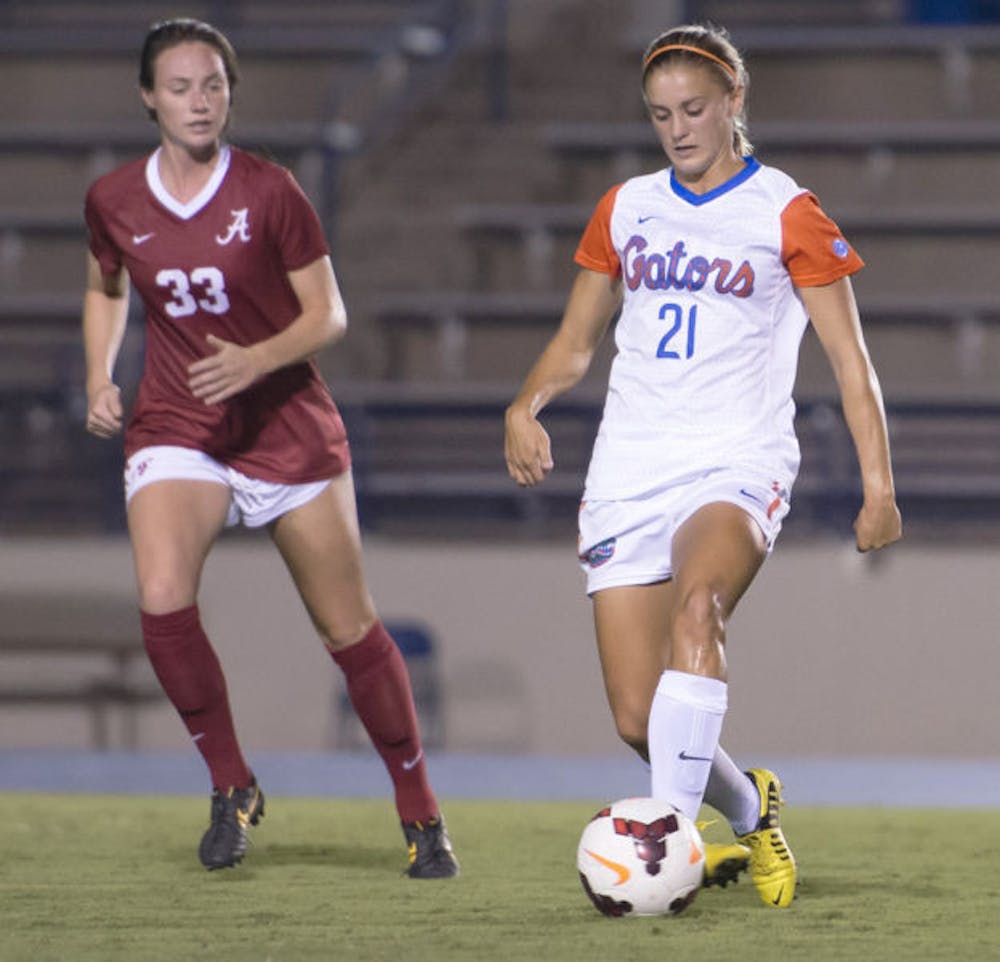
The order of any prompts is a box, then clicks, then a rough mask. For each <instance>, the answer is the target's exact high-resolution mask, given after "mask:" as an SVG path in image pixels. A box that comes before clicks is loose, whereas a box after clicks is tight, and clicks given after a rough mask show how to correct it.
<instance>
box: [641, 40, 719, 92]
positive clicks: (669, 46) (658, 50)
mask: <svg viewBox="0 0 1000 962" xmlns="http://www.w3.org/2000/svg"><path fill="white" fill-rule="evenodd" d="M668 50H687V51H689V52H690V53H696V54H699V55H701V56H702V57H707V58H708V59H709V60H714V61H715V62H716V63H717V64H718V65H719V66H720V67H722V69H723V70H725V71H726V73H727V74H729V76H730V77H732V79H733V82H734V83H735V82H736V71H735V70H733V68H732V67H731V66H730V65H729V64H728V63H726V61H725V60H723V59H722V58H721V57H717V56H716V55H715V54H714V53H709V52H708V51H707V50H702V49H701V47H695V46H692V45H691V44H689V43H668V44H667V45H666V46H665V47H657V48H656V49H655V50H654V51H653V52H652V53H651V54H650V55H649V56H648V57H647V58H646V62H645V63H644V64H643V65H642V69H643V71H644V72H645V71H646V70H648V69H649V65H650V64H651V63H652V62H653V61H654V60H655V59H656V58H657V57H658V56H659V55H660V54H661V53H666V52H667V51H668Z"/></svg>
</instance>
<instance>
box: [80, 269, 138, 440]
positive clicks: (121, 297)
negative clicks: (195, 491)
mask: <svg viewBox="0 0 1000 962" xmlns="http://www.w3.org/2000/svg"><path fill="white" fill-rule="evenodd" d="M128 294H129V286H128V275H127V274H126V273H125V269H124V268H122V269H121V270H120V271H119V272H118V273H117V274H115V275H113V276H106V275H104V274H102V273H101V268H100V265H99V264H98V263H97V258H95V257H94V255H93V254H90V253H88V254H87V288H86V291H85V292H84V295H83V350H84V356H85V359H86V366H87V385H86V389H87V421H86V427H87V430H88V431H89V432H90V433H91V434H96V435H97V436H98V437H102V438H110V437H112V436H113V435H115V434H117V433H118V432H119V431H120V430H121V427H122V417H123V410H122V401H121V393H120V391H119V390H118V387H117V385H116V384H115V383H114V381H113V380H112V372H113V371H114V367H115V361H116V359H117V358H118V351H119V350H120V348H121V346H122V338H123V337H124V336H125V324H126V322H127V320H128Z"/></svg>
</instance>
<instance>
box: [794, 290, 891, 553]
mask: <svg viewBox="0 0 1000 962" xmlns="http://www.w3.org/2000/svg"><path fill="white" fill-rule="evenodd" d="M799 294H800V296H801V297H802V302H803V303H804V304H805V307H806V310H807V311H808V312H809V317H810V319H811V320H812V324H813V327H814V328H815V329H816V333H817V335H818V336H819V339H820V343H821V344H822V345H823V350H824V351H825V352H826V356H827V358H829V360H830V366H831V367H832V368H833V374H834V377H835V378H836V380H837V386H838V387H839V389H840V400H841V404H842V405H843V409H844V418H845V419H846V421H847V427H848V429H849V430H850V432H851V437H852V439H853V440H854V449H855V451H856V452H857V456H858V464H859V465H860V467H861V485H862V490H863V493H864V502H863V504H862V506H861V511H860V512H859V514H858V517H857V520H856V521H855V522H854V530H855V534H856V536H857V543H858V550H859V551H870V550H872V549H874V548H882V547H884V546H885V545H887V544H891V543H892V542H893V541H898V540H899V538H900V537H901V536H902V521H901V519H900V515H899V509H898V508H897V507H896V490H895V486H894V484H893V480H892V462H891V460H890V456H889V434H888V431H887V429H886V423H885V409H884V407H883V404H882V392H881V389H880V388H879V383H878V377H877V376H876V374H875V369H874V368H873V367H872V363H871V359H870V358H869V356H868V349H867V347H866V346H865V341H864V335H863V334H862V332H861V320H860V318H859V317H858V307H857V304H856V303H855V300H854V289H853V288H852V286H851V282H850V279H849V278H846V277H844V278H841V279H840V280H838V281H834V282H833V283H832V284H827V285H825V286H823V287H803V288H799Z"/></svg>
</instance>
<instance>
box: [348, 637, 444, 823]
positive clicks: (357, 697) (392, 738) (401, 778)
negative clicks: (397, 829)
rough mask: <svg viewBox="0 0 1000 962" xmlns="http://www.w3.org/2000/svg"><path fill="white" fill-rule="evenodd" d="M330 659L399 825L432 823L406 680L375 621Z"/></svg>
mask: <svg viewBox="0 0 1000 962" xmlns="http://www.w3.org/2000/svg"><path fill="white" fill-rule="evenodd" d="M330 654H331V655H332V657H333V660H334V661H335V662H336V663H337V664H338V665H339V666H340V668H341V669H342V670H343V672H344V675H345V677H346V679H347V693H348V695H349V696H350V699H351V704H352V705H353V706H354V710H355V711H356V712H357V714H358V718H360V719H361V723H362V724H363V725H364V726H365V731H367V732H368V737H369V738H371V740H372V744H373V745H374V746H375V749H376V751H377V752H378V753H379V755H381V756H382V761H383V762H385V767H386V769H387V770H388V772H389V777H390V778H391V779H392V784H393V788H394V789H395V793H396V810H397V811H398V812H399V817H400V819H401V820H402V821H403V822H407V823H408V822H422V821H427V820H428V819H430V818H434V817H436V816H437V815H438V814H439V812H438V805H437V799H436V798H435V797H434V792H433V791H431V786H430V782H429V781H428V779H427V764H426V760H425V759H424V750H423V747H422V746H421V744H420V726H419V724H418V722H417V711H416V708H415V707H414V704H413V690H412V688H411V687H410V676H409V673H408V672H407V670H406V662H405V661H404V660H403V656H402V654H401V653H400V651H399V648H398V647H397V646H396V643H395V642H394V641H393V640H392V638H391V636H390V635H389V633H388V632H387V631H386V630H385V628H384V627H383V625H382V622H381V621H376V622H375V624H374V625H372V627H371V630H370V631H369V632H368V634H366V635H365V636H364V638H362V639H361V641H359V642H357V643H356V644H353V645H349V646H348V647H347V648H342V649H340V651H331V652H330Z"/></svg>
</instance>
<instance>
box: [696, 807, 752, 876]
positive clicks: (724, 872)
mask: <svg viewBox="0 0 1000 962" xmlns="http://www.w3.org/2000/svg"><path fill="white" fill-rule="evenodd" d="M704 824H705V823H703V822H699V823H698V828H699V830H700V829H701V827H702V825H704ZM709 824H710V823H709ZM704 844H705V875H704V878H702V880H701V887H702V888H706V889H707V888H711V887H712V886H713V885H718V886H719V887H720V888H725V887H726V886H727V885H728V884H729V883H730V882H738V881H739V880H740V872H745V871H746V870H747V865H748V864H749V863H750V849H749V848H747V847H746V846H745V845H738V844H736V843H735V842H734V843H730V844H729V845H721V844H719V843H718V842H705V843H704Z"/></svg>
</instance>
